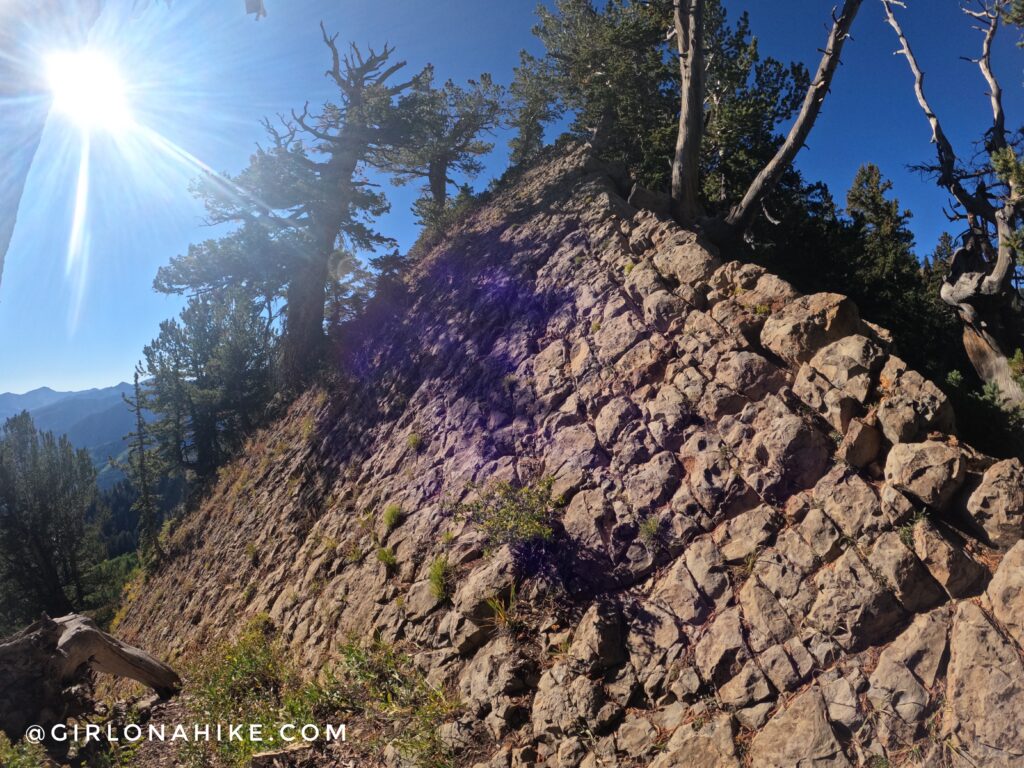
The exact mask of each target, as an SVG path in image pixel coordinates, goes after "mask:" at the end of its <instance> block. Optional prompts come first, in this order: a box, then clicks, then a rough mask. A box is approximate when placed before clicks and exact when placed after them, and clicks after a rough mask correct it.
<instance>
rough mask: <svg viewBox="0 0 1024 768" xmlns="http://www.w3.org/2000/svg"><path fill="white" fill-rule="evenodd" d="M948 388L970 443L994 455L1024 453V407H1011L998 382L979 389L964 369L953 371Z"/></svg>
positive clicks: (966, 438)
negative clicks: (972, 383) (970, 382)
mask: <svg viewBox="0 0 1024 768" xmlns="http://www.w3.org/2000/svg"><path fill="white" fill-rule="evenodd" d="M944 389H945V391H946V393H947V394H948V395H949V397H950V400H951V401H952V403H953V409H954V411H955V412H956V416H957V419H956V423H957V429H958V431H959V432H960V434H961V436H962V437H963V438H964V439H965V440H966V441H967V442H969V443H970V444H971V445H972V446H973V447H975V448H977V449H978V450H980V451H983V452H985V453H988V454H990V455H992V456H1000V457H1008V456H1019V457H1020V456H1024V409H1021V408H1015V407H1010V406H1007V404H1006V401H1005V398H1004V397H1003V395H1002V393H1001V392H1000V391H999V388H998V387H997V386H995V384H990V385H987V386H983V387H981V388H980V389H978V388H975V387H973V386H972V385H971V384H969V383H968V380H967V379H966V378H965V377H964V375H963V374H962V373H960V371H952V372H951V373H950V374H949V375H948V376H947V377H946V386H945V387H944Z"/></svg>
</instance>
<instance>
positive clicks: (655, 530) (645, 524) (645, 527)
mask: <svg viewBox="0 0 1024 768" xmlns="http://www.w3.org/2000/svg"><path fill="white" fill-rule="evenodd" d="M637 535H638V536H639V537H640V541H642V542H643V543H644V544H646V545H647V547H651V546H653V545H655V544H657V543H658V540H659V538H660V536H661V520H660V519H659V518H658V516H657V515H651V516H650V517H645V518H644V519H643V520H642V521H641V522H640V529H639V531H638V532H637Z"/></svg>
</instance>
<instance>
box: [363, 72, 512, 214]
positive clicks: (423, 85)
mask: <svg viewBox="0 0 1024 768" xmlns="http://www.w3.org/2000/svg"><path fill="white" fill-rule="evenodd" d="M433 78H434V73H433V68H431V67H428V68H427V69H426V70H425V71H424V73H423V74H422V75H421V76H420V77H418V78H417V80H416V84H415V86H414V87H413V88H412V89H411V90H410V91H409V93H408V94H406V95H404V96H403V97H402V98H401V99H400V100H399V102H398V115H399V119H400V120H401V121H402V122H403V123H404V125H405V129H404V131H403V134H404V140H403V141H402V142H401V143H400V144H397V145H391V146H383V147H380V148H378V149H377V150H376V152H375V154H374V157H373V161H372V162H373V164H374V166H376V167H377V168H379V169H381V170H383V171H386V172H388V173H391V174H393V176H394V180H395V182H396V183H398V184H405V183H408V182H409V181H412V180H415V179H423V180H425V181H426V189H425V192H426V200H424V201H423V202H421V203H420V205H419V210H420V212H421V216H420V217H421V219H423V220H424V221H428V222H429V220H430V219H435V220H436V219H439V218H440V217H441V216H442V215H443V214H444V211H445V209H446V208H447V204H448V188H449V186H450V185H454V184H457V181H456V179H455V178H453V175H454V174H460V175H462V176H464V177H468V178H473V177H475V176H476V175H477V174H479V173H480V171H482V170H483V165H482V163H481V162H480V157H481V156H483V155H486V154H487V153H488V152H490V151H491V150H492V149H493V148H494V144H493V142H489V141H486V140H484V139H482V138H481V136H482V135H484V134H489V133H492V132H493V131H494V129H495V128H497V127H498V126H499V125H500V123H501V120H502V117H503V115H504V113H505V105H504V100H505V93H504V89H503V88H502V87H501V86H499V85H497V84H496V83H495V82H494V81H493V80H492V79H491V76H490V75H489V74H486V73H485V74H482V75H480V77H479V79H477V80H470V81H469V82H468V83H467V84H466V87H462V86H459V85H456V84H455V83H454V82H452V81H451V80H448V81H447V82H445V84H444V85H442V86H441V87H440V88H437V87H435V86H434V82H433Z"/></svg>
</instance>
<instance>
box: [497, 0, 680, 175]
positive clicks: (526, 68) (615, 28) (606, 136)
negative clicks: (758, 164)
mask: <svg viewBox="0 0 1024 768" xmlns="http://www.w3.org/2000/svg"><path fill="white" fill-rule="evenodd" d="M537 17H538V22H537V25H536V26H535V27H534V34H535V35H536V36H537V38H538V39H539V40H540V42H541V44H542V45H543V46H544V55H543V56H541V57H539V58H538V57H534V56H532V55H531V54H529V53H527V52H526V51H523V52H522V53H521V54H520V66H519V67H518V68H517V69H516V74H515V79H514V81H513V85H512V87H511V92H512V97H513V102H514V107H515V112H514V117H513V119H512V123H513V126H514V127H515V128H516V129H517V134H516V138H515V139H514V140H513V142H512V144H511V148H512V160H513V162H522V161H524V160H527V159H529V158H531V157H532V156H533V155H535V154H536V152H537V151H538V150H539V149H540V145H541V141H542V137H543V126H544V124H545V123H550V122H555V121H557V120H559V119H561V118H562V117H563V116H564V115H566V114H572V115H573V121H572V123H571V131H572V132H573V133H575V134H577V135H580V136H589V135H590V134H591V133H593V132H594V131H597V132H598V133H599V134H600V140H601V141H602V142H606V149H605V154H606V155H607V156H608V157H609V158H612V159H616V160H623V161H625V162H626V163H627V164H628V165H629V166H630V167H631V169H633V170H634V171H635V172H636V173H637V174H638V176H639V177H640V179H641V180H642V181H644V182H645V183H648V184H649V183H651V180H652V177H657V178H664V176H665V171H664V169H665V166H666V158H668V157H670V156H671V155H670V152H669V151H667V150H668V149H669V148H670V147H671V142H672V141H673V131H674V124H675V121H674V119H673V117H674V114H675V111H676V109H677V104H676V101H677V97H676V96H675V94H674V93H673V91H672V83H673V67H672V66H671V65H670V64H669V62H668V61H667V59H666V57H665V55H664V53H665V44H664V38H665V30H666V29H668V26H667V25H666V24H665V14H664V12H663V9H662V8H655V7H654V6H652V5H649V4H642V3H633V2H626V1H625V0H612V1H611V2H609V3H608V4H607V5H606V6H605V7H604V8H603V9H602V10H601V11H595V10H594V8H593V6H592V4H591V2H590V0H556V2H554V3H553V4H551V7H548V6H547V5H539V6H538V8H537Z"/></svg>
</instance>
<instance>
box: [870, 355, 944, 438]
mask: <svg viewBox="0 0 1024 768" xmlns="http://www.w3.org/2000/svg"><path fill="white" fill-rule="evenodd" d="M879 384H880V386H881V388H882V389H883V390H884V391H885V393H886V394H885V396H884V397H883V398H882V402H881V403H880V404H879V406H878V423H879V424H880V425H881V427H882V432H884V433H885V437H886V438H887V439H888V440H889V442H891V443H894V444H895V443H907V442H913V441H916V440H922V439H924V438H925V437H927V435H928V433H929V432H952V431H953V426H954V417H953V407H952V406H951V405H950V404H949V399H948V398H947V397H946V395H945V394H943V392H942V390H940V389H939V388H938V387H936V386H935V385H934V384H932V383H931V382H930V381H928V380H927V379H925V378H924V377H923V376H922V375H921V374H919V373H918V372H917V371H911V370H908V369H907V364H906V363H904V362H903V361H902V360H900V359H899V358H898V357H895V356H893V357H890V358H889V360H888V361H887V362H886V364H885V367H884V368H883V369H882V372H881V373H880V374H879Z"/></svg>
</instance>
